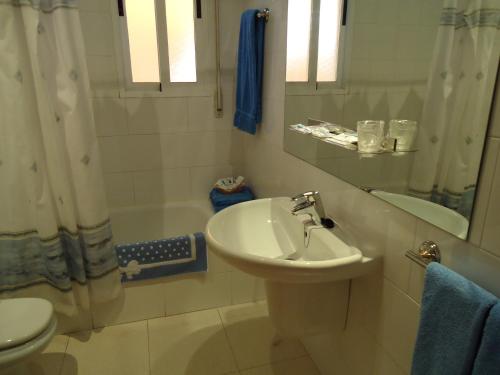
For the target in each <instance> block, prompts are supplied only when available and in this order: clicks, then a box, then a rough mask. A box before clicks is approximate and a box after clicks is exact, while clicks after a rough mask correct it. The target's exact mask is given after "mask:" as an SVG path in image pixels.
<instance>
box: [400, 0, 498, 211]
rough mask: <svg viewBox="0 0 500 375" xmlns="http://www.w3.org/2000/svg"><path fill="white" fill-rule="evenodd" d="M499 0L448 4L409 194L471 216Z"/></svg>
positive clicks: (495, 66)
mask: <svg viewBox="0 0 500 375" xmlns="http://www.w3.org/2000/svg"><path fill="white" fill-rule="evenodd" d="M499 28H500V1H499V0H445V1H444V7H443V10H442V14H441V22H440V26H439V31H438V36H437V41H436V44H435V47H434V57H433V61H432V65H431V72H430V79H429V83H428V88H427V95H426V100H425V103H424V109H423V113H422V118H421V123H420V130H419V132H420V134H419V142H418V149H419V151H418V152H417V153H416V155H415V159H414V164H413V167H412V171H411V175H410V182H409V194H410V195H413V196H417V197H419V198H423V199H427V200H431V201H434V202H436V203H439V204H442V205H444V206H446V207H449V208H451V209H454V210H456V211H458V212H459V213H461V214H462V215H464V216H465V217H467V218H469V217H470V215H471V210H472V204H473V199H474V194H475V187H476V180H477V177H478V171H479V166H480V162H481V155H482V151H483V145H484V140H485V136H486V125H487V123H488V116H489V111H490V106H491V99H492V95H493V90H494V86H495V77H496V74H497V69H498V59H499V51H500V31H499Z"/></svg>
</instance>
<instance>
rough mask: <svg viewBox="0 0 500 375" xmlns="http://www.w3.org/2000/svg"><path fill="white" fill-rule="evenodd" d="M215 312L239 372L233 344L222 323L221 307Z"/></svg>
mask: <svg viewBox="0 0 500 375" xmlns="http://www.w3.org/2000/svg"><path fill="white" fill-rule="evenodd" d="M216 310H217V314H218V315H219V320H220V323H221V326H222V329H223V330H224V336H225V337H226V341H227V345H228V346H229V350H230V351H231V355H232V356H233V361H234V364H235V366H236V371H237V372H238V373H239V372H240V371H241V369H240V365H239V364H238V360H237V358H236V354H235V353H234V348H233V345H232V344H231V340H230V339H229V335H228V333H227V330H226V326H225V324H224V319H222V314H221V311H220V310H221V308H217V309H216Z"/></svg>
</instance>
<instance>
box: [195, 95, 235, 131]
mask: <svg viewBox="0 0 500 375" xmlns="http://www.w3.org/2000/svg"><path fill="white" fill-rule="evenodd" d="M224 94H226V95H224ZM187 100H188V114H189V130H190V131H207V130H228V129H230V128H231V126H232V124H233V121H232V120H233V116H234V109H233V105H232V101H233V96H232V90H231V92H228V91H223V117H221V118H217V117H216V116H215V103H214V100H215V99H214V97H213V96H199V97H191V98H188V99H187Z"/></svg>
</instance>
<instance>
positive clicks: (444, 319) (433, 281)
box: [411, 263, 497, 375]
mask: <svg viewBox="0 0 500 375" xmlns="http://www.w3.org/2000/svg"><path fill="white" fill-rule="evenodd" d="M496 302H497V298H496V297H495V296H494V295H492V294H490V293H489V292H487V291H485V290H484V289H482V288H480V287H479V286H477V285H476V284H474V283H473V282H471V281H469V280H467V279H465V278H464V277H462V276H460V275H458V274H457V273H455V272H453V271H451V270H449V269H448V268H446V267H444V266H442V265H440V264H439V263H431V264H429V265H428V266H427V273H426V275H425V286H424V295H423V298H422V309H421V315H420V326H419V330H418V337H417V343H416V345H415V351H414V354H413V365H412V372H411V373H412V375H461V374H462V375H469V374H471V371H472V366H473V364H474V359H475V357H476V353H477V350H478V348H479V344H480V341H481V335H482V331H483V327H484V324H485V321H486V317H487V315H488V313H489V311H490V309H491V308H492V307H493V305H494V304H495V303H496Z"/></svg>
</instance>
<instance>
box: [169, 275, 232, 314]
mask: <svg viewBox="0 0 500 375" xmlns="http://www.w3.org/2000/svg"><path fill="white" fill-rule="evenodd" d="M229 280H230V279H229V273H218V274H212V273H198V274H192V275H183V276H179V277H176V278H170V279H168V280H166V281H165V283H164V284H163V291H164V293H165V294H164V295H165V306H166V307H165V311H166V314H167V315H174V314H181V313H185V312H189V311H196V310H204V309H210V308H213V307H219V306H226V305H229V304H230V298H231V296H230V293H231V291H230V285H229Z"/></svg>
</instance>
